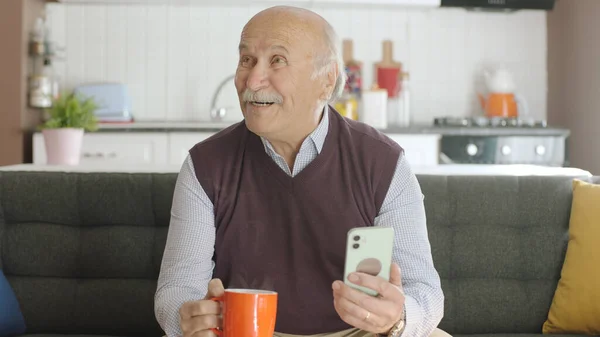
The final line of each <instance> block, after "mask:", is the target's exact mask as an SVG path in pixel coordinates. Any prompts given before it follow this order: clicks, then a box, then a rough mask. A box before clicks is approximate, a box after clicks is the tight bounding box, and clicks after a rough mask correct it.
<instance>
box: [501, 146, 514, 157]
mask: <svg viewBox="0 0 600 337" xmlns="http://www.w3.org/2000/svg"><path fill="white" fill-rule="evenodd" d="M500 151H502V154H503V155H505V156H508V155H509V154H510V153H511V152H512V150H511V149H510V146H508V145H503V146H502V148H501V149H500Z"/></svg>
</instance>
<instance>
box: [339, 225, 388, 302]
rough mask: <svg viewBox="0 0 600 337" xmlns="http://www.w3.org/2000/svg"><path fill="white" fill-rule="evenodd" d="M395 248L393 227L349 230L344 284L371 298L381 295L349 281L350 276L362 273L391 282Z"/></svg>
mask: <svg viewBox="0 0 600 337" xmlns="http://www.w3.org/2000/svg"><path fill="white" fill-rule="evenodd" d="M393 248H394V229H393V228H392V227H380V226H372V227H357V228H352V229H351V230H349V231H348V235H347V238H346V262H345V266H344V283H346V284H347V285H349V286H350V287H353V288H355V289H358V290H360V291H363V292H365V293H367V294H369V295H371V296H377V295H379V294H378V293H377V292H376V291H375V290H373V289H369V288H366V287H362V286H358V285H356V284H354V283H352V282H350V281H348V275H349V274H350V273H352V272H362V273H366V274H369V275H374V276H379V277H381V278H383V279H384V280H386V281H389V280H390V268H391V266H392V251H393Z"/></svg>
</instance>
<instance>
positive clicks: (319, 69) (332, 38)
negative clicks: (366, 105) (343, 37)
mask: <svg viewBox="0 0 600 337" xmlns="http://www.w3.org/2000/svg"><path fill="white" fill-rule="evenodd" d="M323 34H324V39H323V41H324V42H325V47H326V49H327V52H326V53H325V54H324V55H317V57H316V58H315V71H314V72H313V75H312V78H313V79H315V78H317V77H319V76H327V73H328V72H330V71H333V70H334V68H333V67H336V68H337V78H336V80H335V85H334V87H333V91H332V92H331V96H330V97H329V100H328V102H329V103H333V102H335V101H336V100H337V99H338V98H340V97H341V96H342V92H343V91H344V86H345V85H346V78H347V76H346V69H345V67H344V59H343V57H342V53H341V52H340V49H341V48H340V46H341V42H340V39H339V37H338V35H337V33H336V32H335V30H334V29H333V27H332V26H331V25H330V24H329V23H328V22H325V29H324V30H323Z"/></svg>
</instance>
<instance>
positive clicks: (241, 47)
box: [238, 42, 290, 54]
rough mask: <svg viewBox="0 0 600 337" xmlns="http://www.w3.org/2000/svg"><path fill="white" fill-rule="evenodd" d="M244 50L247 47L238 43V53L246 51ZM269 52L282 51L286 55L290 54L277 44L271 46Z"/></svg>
mask: <svg viewBox="0 0 600 337" xmlns="http://www.w3.org/2000/svg"><path fill="white" fill-rule="evenodd" d="M246 49H248V45H247V44H246V43H244V42H242V43H240V45H239V46H238V50H239V51H240V52H241V51H242V50H246ZM271 50H282V51H284V52H285V53H287V54H289V53H290V52H289V51H288V50H287V48H286V47H284V46H282V45H279V44H276V45H273V46H271Z"/></svg>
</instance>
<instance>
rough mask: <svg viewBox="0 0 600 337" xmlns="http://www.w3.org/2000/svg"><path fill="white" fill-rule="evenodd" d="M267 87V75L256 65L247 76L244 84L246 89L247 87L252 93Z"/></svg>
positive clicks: (265, 71) (262, 68) (263, 69)
mask: <svg viewBox="0 0 600 337" xmlns="http://www.w3.org/2000/svg"><path fill="white" fill-rule="evenodd" d="M267 86H268V74H267V70H266V69H265V68H264V67H261V66H260V65H256V66H255V67H254V68H253V69H252V71H251V72H250V75H249V76H248V80H247V82H246V87H248V88H249V89H250V90H252V91H258V90H260V89H264V88H266V87H267Z"/></svg>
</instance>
